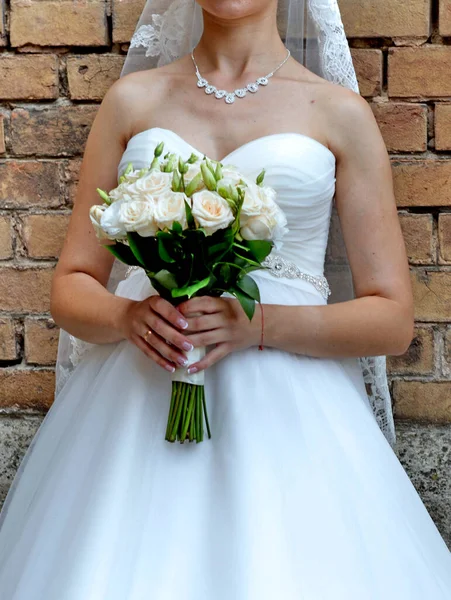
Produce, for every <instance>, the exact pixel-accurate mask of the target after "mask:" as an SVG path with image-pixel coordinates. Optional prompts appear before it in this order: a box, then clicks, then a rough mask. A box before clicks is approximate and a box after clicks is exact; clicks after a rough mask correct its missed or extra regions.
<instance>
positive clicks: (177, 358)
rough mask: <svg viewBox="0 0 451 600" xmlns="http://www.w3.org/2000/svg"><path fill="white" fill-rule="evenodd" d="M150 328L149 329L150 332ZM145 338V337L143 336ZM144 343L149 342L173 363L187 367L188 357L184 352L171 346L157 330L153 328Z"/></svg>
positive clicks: (148, 343) (149, 344)
mask: <svg viewBox="0 0 451 600" xmlns="http://www.w3.org/2000/svg"><path fill="white" fill-rule="evenodd" d="M148 331H149V330H147V332H148ZM143 340H144V337H143ZM144 343H147V345H148V346H151V347H153V348H154V350H156V351H157V352H158V354H161V356H163V357H164V358H167V359H168V360H169V361H170V362H171V363H175V364H177V365H179V366H182V367H186V365H187V364H188V359H187V358H186V356H185V355H184V354H182V353H181V352H178V351H177V349H176V348H175V347H174V346H170V345H169V344H168V343H167V342H166V340H164V339H163V338H162V337H161V336H159V335H158V333H156V332H155V330H152V333H151V334H149V335H147V336H146V339H145V340H144Z"/></svg>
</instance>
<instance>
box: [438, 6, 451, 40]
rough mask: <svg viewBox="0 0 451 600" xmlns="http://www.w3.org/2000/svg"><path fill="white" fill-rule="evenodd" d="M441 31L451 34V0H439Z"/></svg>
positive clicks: (446, 34)
mask: <svg viewBox="0 0 451 600" xmlns="http://www.w3.org/2000/svg"><path fill="white" fill-rule="evenodd" d="M439 33H440V35H443V36H451V0H440V1H439Z"/></svg>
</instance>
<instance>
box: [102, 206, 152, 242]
mask: <svg viewBox="0 0 451 600" xmlns="http://www.w3.org/2000/svg"><path fill="white" fill-rule="evenodd" d="M153 214H154V204H153V202H147V201H146V202H143V201H141V200H132V201H130V202H126V201H120V202H114V203H113V204H111V205H110V206H108V207H107V208H106V209H105V211H104V212H103V214H102V216H101V219H100V225H101V227H102V229H103V230H104V231H105V233H106V234H107V235H109V236H110V237H113V238H115V239H117V238H123V237H126V236H127V231H136V232H138V233H139V234H140V235H142V236H143V237H147V236H150V235H155V233H156V229H157V228H156V224H155V220H154V218H153Z"/></svg>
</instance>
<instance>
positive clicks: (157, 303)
mask: <svg viewBox="0 0 451 600" xmlns="http://www.w3.org/2000/svg"><path fill="white" fill-rule="evenodd" d="M149 305H150V307H151V309H152V310H153V311H154V312H156V313H158V314H159V315H161V316H162V317H163V318H164V319H166V321H168V323H171V324H172V325H174V327H177V329H186V328H187V327H188V322H187V321H186V319H185V318H184V316H183V315H182V314H181V313H180V312H179V311H178V310H177V309H176V308H175V306H172V304H171V303H170V302H168V301H167V300H165V299H164V298H162V297H161V296H151V297H150V298H149Z"/></svg>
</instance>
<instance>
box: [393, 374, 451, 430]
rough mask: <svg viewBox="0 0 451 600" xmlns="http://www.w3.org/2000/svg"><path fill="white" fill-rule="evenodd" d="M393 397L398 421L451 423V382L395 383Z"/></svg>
mask: <svg viewBox="0 0 451 600" xmlns="http://www.w3.org/2000/svg"><path fill="white" fill-rule="evenodd" d="M393 396H394V401H395V402H394V406H395V415H396V417H397V418H398V419H412V420H416V421H424V422H428V423H450V422H451V381H442V382H429V381H428V382H422V381H395V382H394V384H393Z"/></svg>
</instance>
